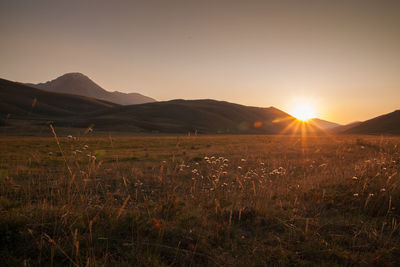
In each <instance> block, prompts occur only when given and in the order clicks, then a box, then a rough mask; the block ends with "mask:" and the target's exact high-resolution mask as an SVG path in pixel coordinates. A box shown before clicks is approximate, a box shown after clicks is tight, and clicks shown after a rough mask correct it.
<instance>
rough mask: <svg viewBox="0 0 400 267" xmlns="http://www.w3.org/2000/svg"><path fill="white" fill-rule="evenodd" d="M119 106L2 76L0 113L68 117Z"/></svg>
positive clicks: (0, 82)
mask: <svg viewBox="0 0 400 267" xmlns="http://www.w3.org/2000/svg"><path fill="white" fill-rule="evenodd" d="M114 106H117V105H116V104H114V103H110V102H106V101H103V100H98V99H94V98H89V97H85V96H79V95H70V94H58V93H51V92H47V91H43V90H39V89H36V88H32V87H29V86H26V85H23V84H20V83H16V82H11V81H7V80H4V79H0V114H2V116H4V115H7V114H10V116H11V118H13V117H16V116H17V117H20V118H22V119H26V118H27V115H29V116H30V117H31V116H33V117H51V118H58V117H68V116H73V115H78V114H82V113H85V112H93V111H96V110H101V109H104V108H110V107H114Z"/></svg>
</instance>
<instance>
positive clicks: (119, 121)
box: [0, 79, 323, 134]
mask: <svg viewBox="0 0 400 267" xmlns="http://www.w3.org/2000/svg"><path fill="white" fill-rule="evenodd" d="M0 97H1V98H0V115H1V118H3V120H4V118H6V117H8V114H10V115H11V117H10V118H11V121H10V120H7V122H6V124H4V123H3V124H2V125H11V126H12V125H14V124H15V125H18V123H19V121H23V122H24V123H23V125H26V126H29V125H31V126H34V125H43V123H44V122H47V121H49V120H51V121H53V123H54V125H55V126H63V127H76V128H87V127H88V126H94V129H95V130H96V131H113V132H116V131H120V132H143V133H149V132H156V133H174V134H176V133H177V134H186V133H187V132H189V131H190V132H192V133H194V132H196V131H197V132H198V133H200V134H217V133H224V134H291V133H300V131H305V132H309V133H315V134H318V133H322V132H323V131H321V130H319V128H318V127H316V126H313V125H312V124H311V123H304V122H300V121H298V120H296V119H295V118H294V117H292V116H290V115H289V114H287V113H285V112H283V111H281V110H279V109H277V108H274V107H269V108H259V107H250V106H244V105H239V104H234V103H229V102H225V101H216V100H210V99H204V100H180V99H178V100H171V101H165V102H153V103H146V104H138V105H118V104H114V103H112V102H107V101H104V100H99V99H95V98H90V97H85V96H79V95H71V94H64V93H53V92H49V91H44V90H40V89H36V88H33V87H29V86H27V85H24V84H21V83H16V82H11V81H7V80H3V79H0Z"/></svg>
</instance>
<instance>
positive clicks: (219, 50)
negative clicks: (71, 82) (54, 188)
mask: <svg viewBox="0 0 400 267" xmlns="http://www.w3.org/2000/svg"><path fill="white" fill-rule="evenodd" d="M399 14H400V1H396V0H393V1H390V0H385V1H378V0H376V1H369V0H359V1H355V0H343V1H341V0H335V1H333V0H331V1H328V0H326V1H325V0H318V1H313V0H308V1H305V0H304V1H302V0H296V1H293V0H292V1H289V0H277V1H251V0H246V1H245V0H242V1H234V0H231V1H223V0H210V1H208V0H201V1H191V0H185V1H168V0H160V1H152V0H146V1H122V0H113V1H109V0H105V1H102V0H96V1H95V0H93V1H90V0H80V1H75V0H65V1H63V0H58V1H54V0H47V1H42V0H35V1H32V0H26V1H22V0H1V1H0V34H1V35H0V77H1V78H4V79H9V80H13V81H19V82H33V83H38V82H45V81H48V80H52V79H54V78H56V77H58V76H61V75H62V74H64V73H68V72H81V73H83V74H85V75H87V76H89V77H90V78H91V79H92V80H94V81H95V82H96V83H97V84H99V85H100V86H101V87H103V88H104V89H106V90H109V91H114V90H118V91H121V92H139V93H142V94H144V95H148V96H150V97H153V98H155V99H157V100H170V99H177V98H180V99H204V98H211V99H217V100H225V101H229V102H234V103H239V104H244V105H251V106H260V107H269V106H274V107H277V108H279V109H282V110H284V111H287V112H289V113H290V110H291V108H292V107H293V106H294V105H296V104H298V103H299V102H308V103H311V104H312V105H313V106H314V107H315V110H316V114H317V116H318V117H320V118H323V119H326V120H330V121H334V122H338V123H343V124H344V123H349V122H353V121H362V120H366V119H369V118H372V117H375V116H378V115H381V114H384V113H389V112H392V111H394V110H395V109H400V15H399Z"/></svg>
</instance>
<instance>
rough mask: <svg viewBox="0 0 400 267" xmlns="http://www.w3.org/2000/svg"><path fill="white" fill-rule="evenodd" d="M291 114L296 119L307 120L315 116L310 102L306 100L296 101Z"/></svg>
mask: <svg viewBox="0 0 400 267" xmlns="http://www.w3.org/2000/svg"><path fill="white" fill-rule="evenodd" d="M291 114H292V115H293V116H294V117H295V118H296V119H298V120H301V121H308V120H309V119H312V118H315V116H316V113H315V109H314V107H313V106H312V104H310V103H307V102H298V103H296V104H294V105H293V107H292V110H291Z"/></svg>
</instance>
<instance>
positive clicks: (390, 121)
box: [340, 110, 400, 134]
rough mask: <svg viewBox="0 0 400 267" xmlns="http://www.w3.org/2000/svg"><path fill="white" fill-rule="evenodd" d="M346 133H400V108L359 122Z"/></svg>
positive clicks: (345, 132)
mask: <svg viewBox="0 0 400 267" xmlns="http://www.w3.org/2000/svg"><path fill="white" fill-rule="evenodd" d="M340 133H344V134H400V110H396V111H393V112H391V113H388V114H385V115H382V116H379V117H376V118H373V119H370V120H367V121H364V122H361V123H358V124H357V125H355V126H353V127H350V128H349V129H345V130H343V131H341V132H340Z"/></svg>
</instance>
